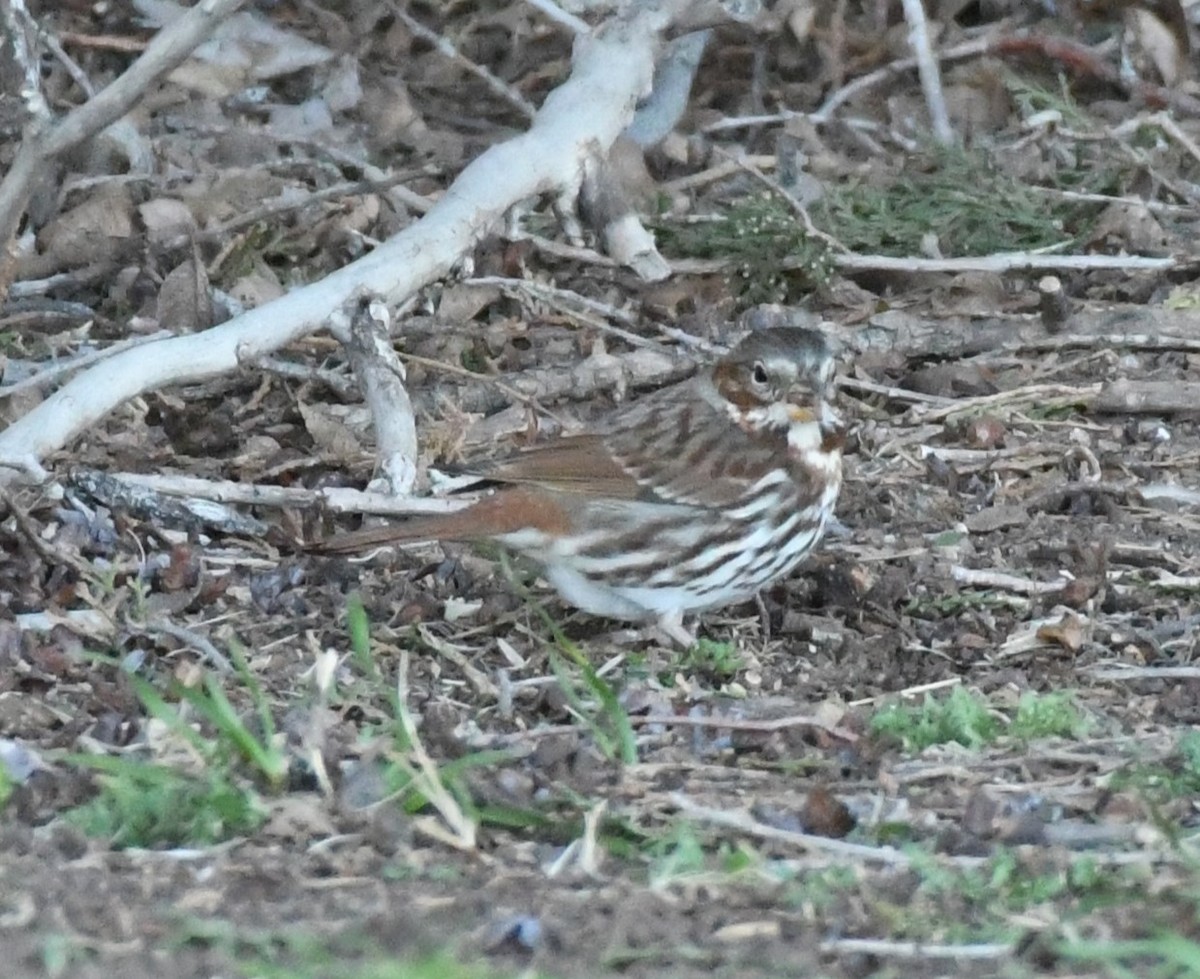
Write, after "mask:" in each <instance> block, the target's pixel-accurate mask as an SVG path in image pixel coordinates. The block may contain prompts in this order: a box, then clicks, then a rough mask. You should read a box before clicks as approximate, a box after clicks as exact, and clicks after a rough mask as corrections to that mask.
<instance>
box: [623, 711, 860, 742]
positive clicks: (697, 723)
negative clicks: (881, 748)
mask: <svg viewBox="0 0 1200 979" xmlns="http://www.w3.org/2000/svg"><path fill="white" fill-rule="evenodd" d="M629 723H630V724H632V725H633V726H634V727H648V726H650V725H653V724H661V725H663V726H664V727H706V728H717V729H720V730H722V731H745V732H748V733H751V734H771V733H772V732H774V731H786V730H788V729H790V728H794V727H815V728H817V729H818V730H821V731H824V732H825V733H826V734H829V735H832V736H833V737H835V738H838V739H840V740H842V741H848V742H850V743H853V742H855V741H857V740H858V735H857V734H855V733H854V732H853V731H848V730H847V729H846V728H844V727H836V726H835V725H832V724H828V723H826V722H825V721H822V720H821V719H820V718H819V717H814V716H812V715H811V714H797V715H794V716H791V717H773V718H769V719H765V720H761V721H756V720H748V719H745V718H734V717H720V716H718V715H712V716H710V717H692V716H690V715H687V714H633V715H631V716H630V718H629Z"/></svg>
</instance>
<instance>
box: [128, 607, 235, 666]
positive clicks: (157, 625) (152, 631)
mask: <svg viewBox="0 0 1200 979" xmlns="http://www.w3.org/2000/svg"><path fill="white" fill-rule="evenodd" d="M123 628H124V629H125V631H126V632H130V633H133V634H134V635H144V636H151V637H153V636H157V635H163V636H170V637H171V638H172V639H177V640H178V641H179V642H182V643H185V644H186V645H188V646H190V647H191V648H192V649H194V650H196V652H198V653H200V654H201V657H202V658H203V659H204V660H205V661H206V662H207V663H209V665H211V666H213V667H215V668H216V669H217V670H219V671H220V672H221V673H233V664H232V663H230V662H229V660H228V659H227V658H226V656H225V655H224V653H222V652H221V651H220V650H219V649H217V647H216V646H214V645H213V644H212V642H210V641H209V640H208V639H207V638H205V637H204V636H202V635H200V633H198V632H193V631H192V630H191V629H185V628H184V627H183V626H179V625H175V624H174V623H173V622H166V621H164V620H161V619H156V620H154V621H153V622H141V623H134V622H126V623H125V624H124V627H123Z"/></svg>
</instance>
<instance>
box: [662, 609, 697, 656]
mask: <svg viewBox="0 0 1200 979" xmlns="http://www.w3.org/2000/svg"><path fill="white" fill-rule="evenodd" d="M656 629H657V630H658V632H660V633H662V635H663V636H665V637H666V638H667V639H669V640H671V642H673V643H674V644H675V645H677V646H679V647H681V648H682V649H691V648H692V647H693V646H694V645H696V637H695V636H694V635H693V634H692V633H691V632H690V631H689V630H687V629H685V628H684V626H683V610H682V609H673V610H672V611H670V612H664V613H663V614H662V615H660V616H659V617H658V623H657V625H656Z"/></svg>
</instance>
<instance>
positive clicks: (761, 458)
mask: <svg viewBox="0 0 1200 979" xmlns="http://www.w3.org/2000/svg"><path fill="white" fill-rule="evenodd" d="M835 367H836V361H835V356H834V353H833V351H832V349H831V345H830V343H829V341H828V340H827V339H826V337H825V336H824V334H823V333H821V332H820V331H818V330H814V329H809V328H806V327H798V326H772V327H763V328H761V329H758V330H755V331H752V332H750V333H749V334H747V335H746V336H745V337H744V338H743V339H742V340H741V341H740V342H739V343H737V345H736V346H734V347H733V348H732V349H731V350H730V351H729V352H728V353H726V354H725V355H723V356H721V357H719V358H718V359H717V360H716V361H715V363H713V364H712V365H711V366H710V367H708V368H707V369H703V370H701V371H699V372H698V373H697V374H695V375H693V376H692V377H691V378H689V379H688V380H686V381H683V382H680V383H678V384H675V385H672V386H670V387H665V388H661V389H659V390H658V391H655V392H654V393H652V394H649V395H646V396H643V397H641V398H638V399H635V400H633V401H631V402H629V403H627V404H624V405H622V406H620V407H618V408H617V409H616V410H614V411H613V412H612V413H611V415H610V416H609V417H608V418H606V419H604V420H603V421H601V422H600V424H598V425H597V426H596V427H595V430H593V431H585V432H582V433H580V434H574V435H565V436H561V437H559V438H556V439H553V440H550V441H547V442H545V443H542V444H538V445H534V446H531V447H529V448H527V449H524V450H521V451H518V452H517V453H516V454H514V455H512V456H510V457H508V458H502V459H499V460H497V461H494V462H490V463H485V464H482V465H479V466H477V467H474V468H470V469H469V472H470V474H471V475H473V476H477V477H479V478H480V480H483V481H486V483H487V484H490V485H491V486H493V487H494V489H493V490H492V491H491V492H490V494H489V495H487V496H484V497H483V498H482V499H480V500H478V501H477V502H475V503H473V504H471V505H470V506H468V507H466V508H464V509H461V510H457V511H453V512H450V513H445V514H438V515H433V516H425V517H417V518H414V519H411V520H408V521H405V522H400V523H395V524H390V525H386V526H382V527H377V528H370V529H366V530H359V531H354V532H350V533H346V534H342V535H341V536H337V537H333V538H330V539H328V540H326V541H324V542H322V543H320V544H318V545H317V547H316V548H315V549H316V550H318V551H320V552H322V553H326V554H335V553H346V552H357V551H362V550H366V549H369V548H373V547H378V546H380V545H385V544H397V543H405V542H409V543H413V542H417V541H428V540H443V541H471V540H494V541H498V542H499V543H501V544H502V545H504V546H506V547H507V548H509V549H510V550H512V551H515V552H517V553H519V554H522V555H525V556H527V557H529V558H532V559H533V560H534V561H535V562H536V563H537V564H539V565H540V566H541V569H542V572H543V576H544V577H545V579H546V580H547V581H548V582H549V584H550V585H552V586H553V587H554V588H555V589H556V590H557V591H558V593H559V595H560V596H561V597H562V598H563V599H564V600H565V601H566V602H567V603H568V604H570V605H573V606H575V607H577V608H579V609H582V610H583V611H585V612H588V613H590V614H592V615H596V616H600V617H605V618H610V619H617V620H624V621H630V622H643V623H646V622H650V623H656V624H657V627H658V629H659V630H660V631H661V633H662V634H664V635H665V636H666V637H667V638H669V639H670V640H672V641H674V642H676V643H678V644H679V645H680V646H682V647H684V648H688V647H690V646H692V645H693V644H694V642H695V638H694V636H693V635H692V633H691V632H690V631H689V630H688V629H687V628H685V627H684V625H683V619H684V615H685V614H689V613H693V612H700V611H704V610H706V609H713V608H718V607H721V606H725V605H731V604H734V603H737V602H741V601H745V600H747V599H750V598H752V597H754V595H755V594H757V593H758V591H759V590H761V589H762V588H764V587H765V586H767V585H769V584H771V583H773V582H775V581H778V580H779V579H781V578H783V577H784V576H785V575H787V574H788V573H789V572H790V571H792V569H793V568H795V567H796V566H797V565H798V564H799V563H800V562H801V561H802V560H804V558H805V557H806V556H807V555H808V554H809V553H810V552H811V551H812V549H813V548H814V547H815V546H816V544H817V542H818V541H819V540H820V538H821V536H822V534H823V533H824V531H825V527H826V525H827V523H828V522H829V520H830V518H831V517H832V515H833V512H834V508H835V504H836V502H837V498H838V492H839V489H840V487H841V481H842V449H843V444H844V442H845V426H844V424H843V422H842V419H841V417H840V415H839V414H838V411H837V409H836V408H835V405H834V398H833V392H834V377H835Z"/></svg>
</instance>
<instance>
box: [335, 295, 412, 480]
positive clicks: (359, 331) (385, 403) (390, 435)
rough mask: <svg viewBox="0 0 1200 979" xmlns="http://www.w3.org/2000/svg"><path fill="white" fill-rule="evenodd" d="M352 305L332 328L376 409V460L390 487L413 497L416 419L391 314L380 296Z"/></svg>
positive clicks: (373, 420) (368, 400) (374, 420)
mask: <svg viewBox="0 0 1200 979" xmlns="http://www.w3.org/2000/svg"><path fill="white" fill-rule="evenodd" d="M350 306H351V307H352V308H350V309H348V310H345V311H344V312H343V313H342V314H341V315H340V316H336V317H334V318H333V319H332V320H331V322H330V332H331V333H333V335H334V336H335V337H337V339H338V340H340V341H341V343H342V345H343V346H344V347H345V349H346V354H347V355H348V356H349V358H350V364H351V366H352V367H353V368H354V374H355V376H356V377H357V378H358V383H359V387H360V388H362V392H363V400H364V401H366V403H367V407H368V408H370V410H371V419H372V422H373V424H374V428H375V458H376V463H377V466H378V470H379V472H380V473H382V479H383V481H384V483H385V484H386V487H387V490H388V491H389V492H390V493H391V494H392V495H393V496H408V495H409V494H410V493H411V492H412V488H413V484H414V483H415V482H416V479H417V423H416V418H415V417H414V415H413V408H412V401H411V400H410V399H409V397H408V390H407V389H406V388H405V386H404V379H405V375H404V366H403V364H401V362H400V358H399V357H397V356H396V350H395V348H394V347H393V346H392V341H391V331H390V325H391V314H390V313H389V312H388V308H387V305H386V304H385V303H384V302H382V301H381V300H377V299H372V300H368V299H365V298H363V299H358V300H355V301H353V302H352V303H351V304H350ZM347 321H348V322H347ZM380 488H381V487H379V486H376V485H374V484H373V483H372V484H371V485H370V486H368V489H374V490H378V489H380Z"/></svg>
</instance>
